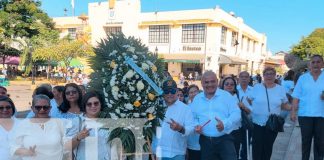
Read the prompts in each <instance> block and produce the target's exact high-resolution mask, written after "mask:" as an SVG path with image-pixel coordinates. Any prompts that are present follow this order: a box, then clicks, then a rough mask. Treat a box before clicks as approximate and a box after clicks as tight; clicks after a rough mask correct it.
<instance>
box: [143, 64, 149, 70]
mask: <svg viewBox="0 0 324 160" xmlns="http://www.w3.org/2000/svg"><path fill="white" fill-rule="evenodd" d="M142 69H143V70H148V69H150V66H149V65H147V64H146V63H142Z"/></svg>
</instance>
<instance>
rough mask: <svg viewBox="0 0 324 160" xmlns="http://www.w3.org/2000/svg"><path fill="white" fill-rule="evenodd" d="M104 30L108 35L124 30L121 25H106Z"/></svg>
mask: <svg viewBox="0 0 324 160" xmlns="http://www.w3.org/2000/svg"><path fill="white" fill-rule="evenodd" d="M104 30H105V32H106V34H107V35H111V34H117V33H119V32H121V31H122V28H121V27H104Z"/></svg>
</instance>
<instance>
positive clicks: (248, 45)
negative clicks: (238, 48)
mask: <svg viewBox="0 0 324 160" xmlns="http://www.w3.org/2000/svg"><path fill="white" fill-rule="evenodd" d="M250 42H251V40H250V39H249V38H248V40H247V47H246V51H247V52H249V51H250Z"/></svg>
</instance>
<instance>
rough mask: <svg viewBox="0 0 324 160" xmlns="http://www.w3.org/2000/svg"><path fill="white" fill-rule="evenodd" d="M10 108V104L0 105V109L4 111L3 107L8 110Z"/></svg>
mask: <svg viewBox="0 0 324 160" xmlns="http://www.w3.org/2000/svg"><path fill="white" fill-rule="evenodd" d="M11 108H12V107H11V106H0V111H4V110H5V109H6V110H9V109H11Z"/></svg>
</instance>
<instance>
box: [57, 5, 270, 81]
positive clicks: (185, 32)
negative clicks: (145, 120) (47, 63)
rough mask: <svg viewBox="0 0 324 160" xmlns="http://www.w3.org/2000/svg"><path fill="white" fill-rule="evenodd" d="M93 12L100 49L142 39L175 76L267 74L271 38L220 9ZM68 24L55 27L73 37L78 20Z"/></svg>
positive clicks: (103, 8) (104, 8) (97, 8)
mask: <svg viewBox="0 0 324 160" xmlns="http://www.w3.org/2000/svg"><path fill="white" fill-rule="evenodd" d="M88 9H89V10H88V12H89V14H88V18H89V20H88V25H89V26H90V28H91V43H92V44H93V45H94V46H96V45H97V42H98V41H100V39H102V38H105V37H106V34H110V33H116V32H120V31H122V32H123V33H124V34H125V35H126V36H135V37H137V38H140V39H141V40H142V42H143V43H144V44H146V45H147V46H148V47H149V49H150V51H152V52H158V54H159V56H160V57H161V58H164V61H165V62H166V68H167V69H168V71H169V72H170V73H171V75H172V76H178V75H179V73H180V72H183V73H184V75H185V76H188V74H189V73H193V72H195V71H197V72H199V73H202V72H203V71H204V70H213V71H215V72H216V73H219V74H237V73H238V72H240V71H241V70H248V71H249V72H254V73H255V72H256V71H257V70H260V69H262V66H263V65H262V63H263V62H264V59H265V58H264V57H265V55H266V44H267V38H266V36H265V35H264V34H260V33H258V32H256V31H255V30H253V29H252V28H251V27H249V26H247V25H246V24H244V21H243V19H242V18H240V17H236V16H235V15H234V13H227V12H225V11H223V10H222V9H220V8H219V7H216V8H213V9H199V10H182V11H166V12H148V13H142V12H141V3H140V0H117V1H116V0H110V1H109V2H97V3H89V4H88ZM63 19H64V18H63ZM65 19H70V20H71V24H67V23H66V21H64V22H65V23H64V25H62V22H63V20H62V18H61V19H60V18H54V21H55V22H56V24H57V28H60V29H61V31H63V29H62V26H65V28H68V32H70V31H72V30H73V29H71V28H73V23H74V24H76V22H75V19H77V18H76V17H65ZM72 19H74V20H72ZM72 22H73V23H72ZM80 22H81V21H80V20H79V22H78V24H79V25H80ZM69 27H71V28H69ZM74 28H77V27H74ZM66 33H67V32H66V29H65V34H66Z"/></svg>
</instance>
